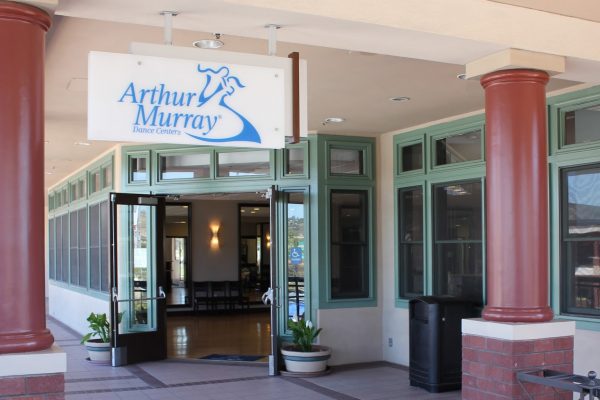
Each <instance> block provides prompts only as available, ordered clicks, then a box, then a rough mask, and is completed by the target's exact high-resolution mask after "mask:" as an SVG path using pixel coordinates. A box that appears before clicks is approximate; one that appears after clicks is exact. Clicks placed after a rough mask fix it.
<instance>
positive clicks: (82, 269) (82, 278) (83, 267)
mask: <svg viewBox="0 0 600 400" xmlns="http://www.w3.org/2000/svg"><path fill="white" fill-rule="evenodd" d="M77 222H78V224H79V230H78V233H79V239H78V254H77V256H78V259H79V286H83V287H87V277H88V260H87V213H86V209H85V208H82V209H80V210H79V211H78V212H77Z"/></svg>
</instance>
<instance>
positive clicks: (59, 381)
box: [0, 374, 65, 400]
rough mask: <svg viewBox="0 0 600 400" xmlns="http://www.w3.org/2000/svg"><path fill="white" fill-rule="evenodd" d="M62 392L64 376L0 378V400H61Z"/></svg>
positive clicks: (63, 389) (63, 390) (62, 397)
mask: <svg viewBox="0 0 600 400" xmlns="http://www.w3.org/2000/svg"><path fill="white" fill-rule="evenodd" d="M64 392H65V376H64V374H50V375H27V376H8V377H2V378H0V399H11V400H13V399H15V400H16V399H19V400H63V399H64V398H65V396H64Z"/></svg>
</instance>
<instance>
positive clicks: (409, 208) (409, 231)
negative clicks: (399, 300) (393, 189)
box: [398, 187, 423, 297]
mask: <svg viewBox="0 0 600 400" xmlns="http://www.w3.org/2000/svg"><path fill="white" fill-rule="evenodd" d="M398 202H399V204H398V209H399V214H400V221H399V227H400V229H399V236H400V237H399V242H400V247H399V254H400V265H399V270H400V277H399V278H400V282H399V288H400V297H415V296H418V295H421V294H423V189H422V188H421V187H412V188H404V189H400V190H399V191H398Z"/></svg>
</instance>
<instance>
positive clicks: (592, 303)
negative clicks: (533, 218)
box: [561, 166, 600, 315]
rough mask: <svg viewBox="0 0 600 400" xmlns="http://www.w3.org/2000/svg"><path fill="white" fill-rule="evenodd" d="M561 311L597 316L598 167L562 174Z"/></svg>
mask: <svg viewBox="0 0 600 400" xmlns="http://www.w3.org/2000/svg"><path fill="white" fill-rule="evenodd" d="M562 191H563V196H562V204H561V208H562V215H563V220H564V223H563V233H562V254H563V257H562V265H561V270H562V272H563V279H564V282H565V284H564V286H563V290H564V291H565V292H566V293H565V295H564V296H563V299H564V300H563V311H565V312H568V313H573V314H582V315H600V167H599V166H595V167H587V168H577V169H568V170H563V172H562Z"/></svg>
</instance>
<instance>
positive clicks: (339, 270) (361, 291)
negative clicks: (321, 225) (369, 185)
mask: <svg viewBox="0 0 600 400" xmlns="http://www.w3.org/2000/svg"><path fill="white" fill-rule="evenodd" d="M367 199H368V197H367V191H366V190H332V191H331V199H330V200H331V203H330V204H331V206H330V210H331V224H330V226H331V297H332V298H333V299H348V298H365V297H368V296H369V287H370V274H369V268H370V263H369V247H368V231H367V229H368V205H367V202H368V200H367Z"/></svg>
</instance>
